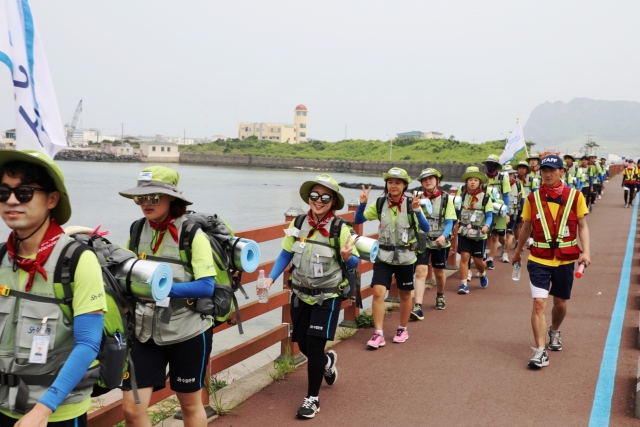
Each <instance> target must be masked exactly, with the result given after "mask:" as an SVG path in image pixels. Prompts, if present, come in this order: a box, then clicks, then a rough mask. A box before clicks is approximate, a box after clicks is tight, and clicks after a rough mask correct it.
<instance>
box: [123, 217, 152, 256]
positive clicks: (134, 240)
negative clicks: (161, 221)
mask: <svg viewBox="0 0 640 427" xmlns="http://www.w3.org/2000/svg"><path fill="white" fill-rule="evenodd" d="M146 220H147V219H146V218H140V219H138V220H136V221H134V223H133V224H131V228H130V229H129V247H128V248H127V249H129V250H130V251H132V252H133V253H134V254H136V256H137V255H138V246H139V245H140V236H141V235H142V229H143V228H144V222H145V221H146Z"/></svg>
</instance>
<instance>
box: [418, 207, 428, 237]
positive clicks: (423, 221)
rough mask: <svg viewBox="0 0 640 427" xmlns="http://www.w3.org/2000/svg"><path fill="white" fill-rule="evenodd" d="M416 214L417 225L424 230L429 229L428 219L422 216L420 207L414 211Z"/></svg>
mask: <svg viewBox="0 0 640 427" xmlns="http://www.w3.org/2000/svg"><path fill="white" fill-rule="evenodd" d="M416 216H417V217H418V227H420V230H422V231H424V232H427V231H429V221H427V218H425V217H424V214H423V213H422V209H420V210H418V212H416Z"/></svg>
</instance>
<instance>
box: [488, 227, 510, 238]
mask: <svg viewBox="0 0 640 427" xmlns="http://www.w3.org/2000/svg"><path fill="white" fill-rule="evenodd" d="M491 235H492V236H500V237H502V236H506V235H507V230H496V229H495V228H494V229H493V230H491Z"/></svg>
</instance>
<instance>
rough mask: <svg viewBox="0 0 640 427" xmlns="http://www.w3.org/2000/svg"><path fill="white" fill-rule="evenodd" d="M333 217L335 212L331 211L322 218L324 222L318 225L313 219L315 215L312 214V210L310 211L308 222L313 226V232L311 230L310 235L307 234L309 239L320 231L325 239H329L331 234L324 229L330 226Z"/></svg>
mask: <svg viewBox="0 0 640 427" xmlns="http://www.w3.org/2000/svg"><path fill="white" fill-rule="evenodd" d="M333 216H334V215H333V211H329V213H328V214H327V215H326V216H325V217H324V218H322V221H320V222H319V223H317V224H316V221H315V220H314V219H313V215H312V214H311V209H309V212H307V221H308V222H309V225H310V226H311V230H309V234H307V239H310V238H311V236H313V233H315V232H316V231H319V232H320V234H321V235H323V236H324V237H329V232H328V231H327V230H326V229H325V228H324V226H325V225H327V224H329V221H331V218H333Z"/></svg>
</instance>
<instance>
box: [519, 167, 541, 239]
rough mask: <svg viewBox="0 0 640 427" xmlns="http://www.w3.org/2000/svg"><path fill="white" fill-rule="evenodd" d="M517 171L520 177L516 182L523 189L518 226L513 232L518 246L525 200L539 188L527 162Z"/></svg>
mask: <svg viewBox="0 0 640 427" xmlns="http://www.w3.org/2000/svg"><path fill="white" fill-rule="evenodd" d="M517 171H518V175H517V177H516V180H517V181H518V183H519V184H520V186H521V187H522V199H521V200H520V209H519V213H518V217H517V219H516V226H515V229H514V231H513V235H514V237H515V240H516V245H517V244H518V236H520V229H521V228H522V215H520V214H521V213H522V206H523V205H524V200H525V199H526V198H527V196H528V195H529V194H531V192H532V191H533V190H535V189H536V188H537V186H536V184H535V182H534V180H533V177H532V176H531V174H530V173H529V172H531V167H530V166H529V164H528V163H527V162H524V161H523V162H519V163H518V165H517Z"/></svg>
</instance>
